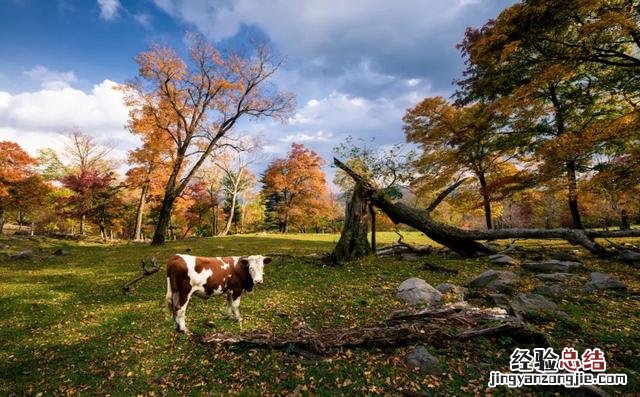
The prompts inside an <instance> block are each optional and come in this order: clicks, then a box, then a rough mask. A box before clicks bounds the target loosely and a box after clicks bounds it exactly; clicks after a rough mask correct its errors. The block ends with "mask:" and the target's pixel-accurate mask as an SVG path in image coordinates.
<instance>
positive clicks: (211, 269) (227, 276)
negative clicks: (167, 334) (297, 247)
mask: <svg viewBox="0 0 640 397" xmlns="http://www.w3.org/2000/svg"><path fill="white" fill-rule="evenodd" d="M270 262H271V258H269V257H265V256H262V255H251V256H227V257H211V258H208V257H201V256H192V255H173V256H172V257H171V258H169V262H168V263H167V296H166V300H167V306H168V307H169V311H170V312H171V314H172V315H173V320H174V322H175V326H176V330H178V331H179V332H184V333H186V334H189V333H190V332H189V330H188V329H187V326H186V324H185V312H186V310H187V305H188V304H189V300H190V299H191V296H192V295H196V296H198V297H200V298H204V299H208V298H209V297H210V296H211V295H222V294H226V295H227V314H226V317H227V318H230V317H231V313H232V311H233V315H234V316H235V319H236V320H237V321H238V322H240V323H241V322H242V317H240V296H241V295H242V292H243V291H248V292H251V291H252V290H253V287H254V285H255V284H262V276H263V270H264V265H266V264H268V263H270Z"/></svg>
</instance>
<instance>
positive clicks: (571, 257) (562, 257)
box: [551, 251, 580, 262]
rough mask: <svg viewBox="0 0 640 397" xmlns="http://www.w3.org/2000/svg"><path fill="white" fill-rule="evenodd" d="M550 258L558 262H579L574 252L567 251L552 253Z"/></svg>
mask: <svg viewBox="0 0 640 397" xmlns="http://www.w3.org/2000/svg"><path fill="white" fill-rule="evenodd" d="M551 257H552V258H553V259H555V260H559V261H570V262H580V258H578V255H576V254H575V253H574V252H569V251H557V252H554V253H553V254H552V255H551Z"/></svg>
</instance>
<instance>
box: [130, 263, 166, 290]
mask: <svg viewBox="0 0 640 397" xmlns="http://www.w3.org/2000/svg"><path fill="white" fill-rule="evenodd" d="M151 265H152V266H151V267H147V264H146V263H145V262H144V261H142V273H141V274H140V275H139V276H137V277H136V278H134V279H133V280H131V281H128V282H127V283H125V284H124V285H123V286H122V290H123V291H124V292H129V291H130V290H131V286H132V285H133V284H135V283H137V282H138V281H140V280H142V279H143V278H145V277H149V276H150V275H152V274H154V273H157V272H158V271H159V270H160V267H158V264H157V263H156V258H155V256H154V257H153V258H151Z"/></svg>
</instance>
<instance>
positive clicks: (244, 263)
mask: <svg viewBox="0 0 640 397" xmlns="http://www.w3.org/2000/svg"><path fill="white" fill-rule="evenodd" d="M240 264H241V265H242V266H243V267H249V259H247V258H240Z"/></svg>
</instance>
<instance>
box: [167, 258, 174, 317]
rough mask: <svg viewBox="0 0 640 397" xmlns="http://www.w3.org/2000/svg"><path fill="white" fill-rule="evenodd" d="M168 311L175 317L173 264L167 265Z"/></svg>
mask: <svg viewBox="0 0 640 397" xmlns="http://www.w3.org/2000/svg"><path fill="white" fill-rule="evenodd" d="M166 301H167V309H169V313H171V314H172V315H173V292H172V291H171V262H169V263H168V264H167V296H166Z"/></svg>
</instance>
